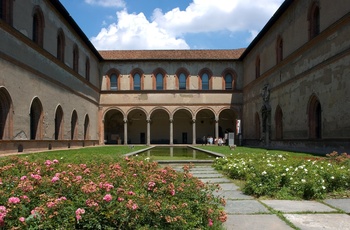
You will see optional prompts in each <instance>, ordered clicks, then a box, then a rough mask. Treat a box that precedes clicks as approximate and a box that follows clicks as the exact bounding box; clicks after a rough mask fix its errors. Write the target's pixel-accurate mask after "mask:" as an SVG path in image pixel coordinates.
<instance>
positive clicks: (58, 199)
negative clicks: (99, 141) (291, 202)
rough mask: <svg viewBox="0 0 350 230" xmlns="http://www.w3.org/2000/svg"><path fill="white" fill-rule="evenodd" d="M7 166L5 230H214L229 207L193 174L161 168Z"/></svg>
mask: <svg viewBox="0 0 350 230" xmlns="http://www.w3.org/2000/svg"><path fill="white" fill-rule="evenodd" d="M62 159H63V158H61V160H60V161H58V160H56V159H55V160H44V161H43V160H37V161H29V160H28V159H26V160H24V158H21V157H11V158H3V159H1V161H0V181H1V182H2V184H1V185H0V205H1V206H0V229H35V228H37V227H38V226H40V229H56V228H59V229H98V228H102V229H140V228H144V229H148V228H158V229H206V228H213V229H216V228H219V227H220V226H221V223H222V222H223V221H225V220H226V213H225V212H224V211H223V205H224V202H223V201H222V199H219V198H217V197H215V196H213V195H212V193H213V191H214V190H215V189H217V187H216V186H209V185H207V184H204V183H202V182H201V181H199V180H198V179H196V178H194V177H193V176H192V175H190V174H189V172H184V173H181V172H176V171H175V170H173V169H172V168H170V167H165V168H161V167H159V165H158V164H157V163H155V162H149V161H143V160H135V159H134V158H131V157H129V158H124V159H122V158H120V159H119V160H118V161H117V162H110V160H107V161H106V162H101V163H87V164H75V163H74V162H65V160H62Z"/></svg>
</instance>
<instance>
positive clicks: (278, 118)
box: [275, 106, 283, 140]
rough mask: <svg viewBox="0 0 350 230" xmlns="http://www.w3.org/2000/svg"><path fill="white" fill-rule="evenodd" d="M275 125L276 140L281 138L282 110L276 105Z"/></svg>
mask: <svg viewBox="0 0 350 230" xmlns="http://www.w3.org/2000/svg"><path fill="white" fill-rule="evenodd" d="M275 125H276V140H282V139H283V112H282V109H281V107H280V106H277V108H276V112H275Z"/></svg>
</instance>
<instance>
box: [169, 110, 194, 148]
mask: <svg viewBox="0 0 350 230" xmlns="http://www.w3.org/2000/svg"><path fill="white" fill-rule="evenodd" d="M173 119H174V120H173V143H174V144H190V143H192V136H193V133H192V132H193V130H192V114H191V113H190V112H189V111H188V110H186V109H180V110H178V111H176V112H175V114H174V117H173Z"/></svg>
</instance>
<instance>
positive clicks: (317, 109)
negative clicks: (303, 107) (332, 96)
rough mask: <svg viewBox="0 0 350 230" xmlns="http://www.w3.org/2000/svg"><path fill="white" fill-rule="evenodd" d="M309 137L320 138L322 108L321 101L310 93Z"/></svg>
mask: <svg viewBox="0 0 350 230" xmlns="http://www.w3.org/2000/svg"><path fill="white" fill-rule="evenodd" d="M308 117H309V119H308V120H309V137H310V138H311V139H321V138H322V109H321V103H320V101H319V100H318V98H317V97H316V96H315V95H312V96H311V97H310V100H309V106H308Z"/></svg>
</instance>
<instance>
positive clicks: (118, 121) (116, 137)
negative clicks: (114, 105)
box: [104, 109, 124, 144]
mask: <svg viewBox="0 0 350 230" xmlns="http://www.w3.org/2000/svg"><path fill="white" fill-rule="evenodd" d="M104 130H105V134H104V137H105V143H106V144H122V143H123V139H124V115H123V114H122V113H121V112H120V111H119V110H116V109H112V110H110V111H108V112H107V113H106V115H105V117H104Z"/></svg>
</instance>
